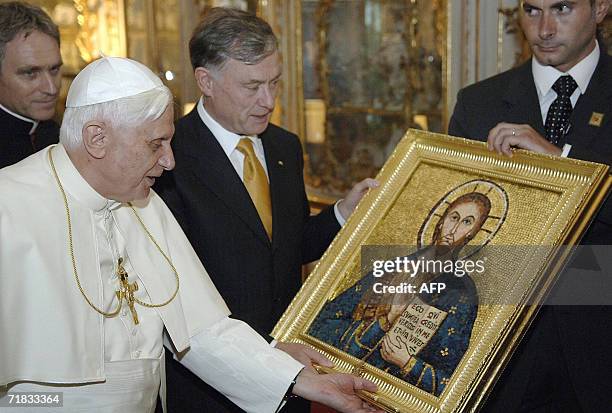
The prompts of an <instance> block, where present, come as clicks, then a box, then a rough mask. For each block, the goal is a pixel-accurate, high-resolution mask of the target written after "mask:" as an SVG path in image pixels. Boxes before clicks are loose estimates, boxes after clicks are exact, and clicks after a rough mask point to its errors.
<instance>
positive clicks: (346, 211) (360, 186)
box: [338, 178, 380, 220]
mask: <svg viewBox="0 0 612 413" xmlns="http://www.w3.org/2000/svg"><path fill="white" fill-rule="evenodd" d="M379 185H380V184H379V183H378V181H377V180H376V179H372V178H366V179H364V180H363V181H361V182H358V183H356V184H355V186H354V187H353V188H351V190H350V191H349V193H348V194H346V196H345V197H344V199H342V200H341V201H340V202H338V211H340V214H341V215H342V218H344V219H345V220H347V219H348V218H349V217H350V216H351V214H352V213H353V211H354V210H355V207H356V206H357V204H358V203H359V201H361V198H363V196H364V195H365V194H366V192H368V189H370V188H377V187H378V186H379Z"/></svg>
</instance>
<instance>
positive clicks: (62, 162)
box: [49, 143, 121, 212]
mask: <svg viewBox="0 0 612 413" xmlns="http://www.w3.org/2000/svg"><path fill="white" fill-rule="evenodd" d="M49 150H50V151H52V152H51V155H52V156H53V163H54V164H55V169H56V171H57V175H58V177H59V180H60V182H61V183H62V186H63V187H64V190H65V191H66V192H69V193H70V195H72V196H73V197H74V198H75V199H76V200H77V201H79V202H81V203H82V204H84V205H85V206H86V207H88V208H90V209H92V210H94V211H96V212H98V211H101V210H103V209H106V208H108V209H115V208H118V207H119V206H120V205H121V203H120V202H117V201H114V200H112V199H106V198H104V197H103V196H102V195H100V194H99V193H98V192H96V190H95V189H93V188H92V187H91V185H89V183H88V182H87V181H86V180H85V178H83V176H82V175H81V174H80V173H79V171H78V169H77V168H76V167H75V166H74V164H73V163H72V160H71V159H70V157H69V156H68V153H67V152H66V149H65V148H64V146H63V145H62V144H61V143H59V144H57V145H52V146H50V147H49ZM58 190H59V188H58Z"/></svg>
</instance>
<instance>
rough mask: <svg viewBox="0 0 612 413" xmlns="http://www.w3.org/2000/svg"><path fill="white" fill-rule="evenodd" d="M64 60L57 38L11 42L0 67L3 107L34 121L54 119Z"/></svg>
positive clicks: (32, 36) (19, 38)
mask: <svg viewBox="0 0 612 413" xmlns="http://www.w3.org/2000/svg"><path fill="white" fill-rule="evenodd" d="M61 66H62V57H61V55H60V49H59V46H58V44H57V42H56V41H55V39H54V38H52V37H51V36H48V35H46V34H44V33H42V32H40V31H37V30H35V31H33V32H31V33H30V34H29V36H27V37H26V36H25V33H23V32H22V33H19V34H18V35H17V36H15V38H14V39H13V40H11V41H10V42H8V43H7V44H6V47H5V51H4V59H3V60H2V63H1V66H0V103H1V104H2V105H4V106H5V107H7V108H8V109H9V110H11V111H13V112H15V113H18V114H20V115H23V116H25V117H28V118H30V119H34V120H39V121H40V120H47V119H51V118H52V117H53V115H54V114H55V104H56V102H57V98H58V96H59V86H60V80H61V75H60V67H61Z"/></svg>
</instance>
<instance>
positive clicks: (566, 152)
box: [561, 143, 572, 158]
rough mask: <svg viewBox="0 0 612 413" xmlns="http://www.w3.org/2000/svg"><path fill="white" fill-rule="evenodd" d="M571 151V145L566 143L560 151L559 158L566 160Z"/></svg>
mask: <svg viewBox="0 0 612 413" xmlns="http://www.w3.org/2000/svg"><path fill="white" fill-rule="evenodd" d="M571 150H572V145H570V144H569V143H566V144H565V145H563V150H562V151H561V157H562V158H567V156H568V155H569V153H570V151H571Z"/></svg>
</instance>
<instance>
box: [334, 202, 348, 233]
mask: <svg viewBox="0 0 612 413" xmlns="http://www.w3.org/2000/svg"><path fill="white" fill-rule="evenodd" d="M340 201H342V200H341V199H339V200H338V201H336V203H335V204H334V215H335V216H336V221H338V224H340V226H341V227H343V226H344V224H346V219H344V217H343V216H342V214H341V213H340V210H339V209H338V204H339V203H340Z"/></svg>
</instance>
